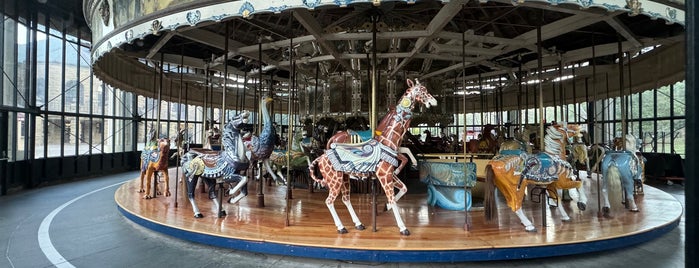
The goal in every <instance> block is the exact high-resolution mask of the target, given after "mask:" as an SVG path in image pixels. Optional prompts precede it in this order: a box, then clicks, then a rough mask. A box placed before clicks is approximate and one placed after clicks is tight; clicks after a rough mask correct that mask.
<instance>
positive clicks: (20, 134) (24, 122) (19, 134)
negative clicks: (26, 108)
mask: <svg viewBox="0 0 699 268" xmlns="http://www.w3.org/2000/svg"><path fill="white" fill-rule="evenodd" d="M28 119H29V117H28V115H27V114H26V113H17V120H16V122H17V126H16V128H15V137H16V138H17V154H16V157H15V159H16V160H17V161H20V160H25V159H26V155H27V152H26V151H27V149H28V148H27V137H29V135H28V134H29V133H28V128H27V126H28V123H29V120H28ZM10 124H12V122H10Z"/></svg>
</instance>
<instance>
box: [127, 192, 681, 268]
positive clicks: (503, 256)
mask: <svg viewBox="0 0 699 268" xmlns="http://www.w3.org/2000/svg"><path fill="white" fill-rule="evenodd" d="M117 208H118V209H119V211H120V212H121V213H122V214H123V215H124V216H125V217H126V218H128V219H129V220H131V221H133V222H135V223H137V224H139V225H141V226H143V227H146V228H149V229H151V230H153V231H156V232H159V233H163V234H166V235H170V236H173V237H176V238H179V239H183V240H187V241H191V242H195V243H201V244H206V245H211V246H217V247H223V248H230V249H237V250H245V251H250V252H259V253H265V254H276V255H285V256H295V257H306V258H316V259H331V260H345V261H367V262H416V263H419V262H466V261H494V260H515V259H529V258H542V257H553V256H564V255H575V254H582V253H590V252H598V251H605V250H609V249H618V248H624V247H628V246H632V245H636V244H639V243H643V242H647V241H650V240H652V239H655V238H658V237H660V236H662V235H664V234H666V233H668V232H670V231H672V230H673V229H675V228H676V227H677V226H678V225H679V222H680V219H679V218H677V219H676V220H674V221H672V222H670V223H668V224H666V225H663V226H660V227H658V228H655V229H651V230H648V231H646V232H643V233H638V234H634V235H629V236H625V237H619V238H614V239H608V240H599V241H591V242H585V243H576V244H565V245H551V246H537V247H513V248H493V249H468V250H447V251H437V250H430V249H424V250H356V249H341V248H322V247H311V246H298V245H288V244H280V243H273V242H264V241H252V240H243V239H234V238H228V237H219V236H213V235H207V234H201V233H196V232H191V231H187V230H182V229H177V228H173V227H170V226H165V225H161V224H158V223H155V222H152V221H149V220H147V219H144V218H141V217H139V216H137V215H134V214H132V213H131V212H129V211H126V210H125V209H123V208H122V207H120V206H117ZM365 232H368V230H367V231H365ZM396 239H406V238H398V237H396ZM407 239H411V238H407Z"/></svg>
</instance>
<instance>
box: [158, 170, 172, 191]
mask: <svg viewBox="0 0 699 268" xmlns="http://www.w3.org/2000/svg"><path fill="white" fill-rule="evenodd" d="M162 172H163V177H164V179H165V191H164V192H165V196H170V174H169V172H168V170H167V169H165V170H162ZM158 186H161V184H158ZM159 194H162V191H159Z"/></svg>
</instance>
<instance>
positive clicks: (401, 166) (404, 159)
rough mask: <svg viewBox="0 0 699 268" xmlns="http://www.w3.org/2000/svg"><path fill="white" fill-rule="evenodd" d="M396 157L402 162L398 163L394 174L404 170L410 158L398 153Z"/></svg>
mask: <svg viewBox="0 0 699 268" xmlns="http://www.w3.org/2000/svg"><path fill="white" fill-rule="evenodd" d="M396 158H398V161H399V162H400V164H398V167H397V168H396V169H395V170H393V174H398V173H400V172H401V170H403V167H405V165H406V164H408V158H407V157H405V155H403V154H398V155H396Z"/></svg>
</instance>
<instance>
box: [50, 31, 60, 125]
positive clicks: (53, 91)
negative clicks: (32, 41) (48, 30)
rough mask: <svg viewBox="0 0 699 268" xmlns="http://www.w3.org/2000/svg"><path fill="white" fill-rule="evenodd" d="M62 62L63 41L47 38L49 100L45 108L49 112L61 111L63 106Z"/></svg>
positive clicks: (52, 37) (53, 37)
mask: <svg viewBox="0 0 699 268" xmlns="http://www.w3.org/2000/svg"><path fill="white" fill-rule="evenodd" d="M62 61H63V41H62V40H61V39H60V38H58V37H55V36H50V37H49V63H48V64H49V81H48V92H49V99H48V101H47V106H48V109H49V111H61V108H62V106H63V100H62V98H61V96H62V95H63V85H62V84H61V83H62V81H63V80H62V79H63V76H62V72H63V70H62Z"/></svg>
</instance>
